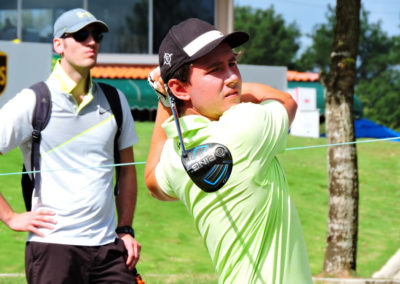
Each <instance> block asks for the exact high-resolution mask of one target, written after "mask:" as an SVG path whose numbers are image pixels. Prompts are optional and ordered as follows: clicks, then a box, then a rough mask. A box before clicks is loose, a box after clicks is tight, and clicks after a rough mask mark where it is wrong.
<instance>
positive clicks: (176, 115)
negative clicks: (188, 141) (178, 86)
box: [168, 95, 186, 155]
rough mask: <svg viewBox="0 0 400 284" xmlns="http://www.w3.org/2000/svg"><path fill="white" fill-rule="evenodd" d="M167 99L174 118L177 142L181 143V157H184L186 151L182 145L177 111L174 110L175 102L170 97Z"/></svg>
mask: <svg viewBox="0 0 400 284" xmlns="http://www.w3.org/2000/svg"><path fill="white" fill-rule="evenodd" d="M168 98H169V103H170V104H171V110H172V115H173V116H174V120H175V125H176V129H177V131H178V137H179V141H180V142H181V147H182V155H186V149H185V144H183V138H182V132H181V125H180V123H179V117H178V111H177V109H176V104H175V100H174V98H173V97H172V96H171V95H169V96H168Z"/></svg>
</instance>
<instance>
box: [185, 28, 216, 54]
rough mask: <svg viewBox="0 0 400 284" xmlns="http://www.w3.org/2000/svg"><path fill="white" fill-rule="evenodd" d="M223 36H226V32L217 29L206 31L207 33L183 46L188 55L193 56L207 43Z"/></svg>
mask: <svg viewBox="0 0 400 284" xmlns="http://www.w3.org/2000/svg"><path fill="white" fill-rule="evenodd" d="M223 36H224V34H223V33H221V32H220V31H217V30H214V31H209V32H206V33H204V34H202V35H200V36H198V37H196V38H195V39H194V40H192V41H191V42H190V43H188V44H187V45H186V46H185V47H184V48H183V50H184V51H185V52H186V54H187V55H188V56H192V55H194V54H196V52H198V51H199V50H200V49H202V48H203V47H205V46H206V45H207V44H209V43H210V42H212V41H214V40H216V39H219V38H221V37H223Z"/></svg>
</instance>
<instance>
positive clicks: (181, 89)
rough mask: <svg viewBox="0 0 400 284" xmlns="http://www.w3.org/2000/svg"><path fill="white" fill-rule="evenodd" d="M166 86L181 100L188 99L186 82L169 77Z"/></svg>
mask: <svg viewBox="0 0 400 284" xmlns="http://www.w3.org/2000/svg"><path fill="white" fill-rule="evenodd" d="M168 88H169V89H170V90H171V91H172V93H173V94H174V96H175V97H177V98H178V99H180V100H183V101H188V100H190V96H189V94H188V92H187V90H186V84H185V83H183V82H181V81H179V80H178V79H170V80H169V81H168Z"/></svg>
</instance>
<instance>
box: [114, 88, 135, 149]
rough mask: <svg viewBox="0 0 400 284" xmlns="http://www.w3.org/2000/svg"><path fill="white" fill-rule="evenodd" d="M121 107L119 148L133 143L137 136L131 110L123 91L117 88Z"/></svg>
mask: <svg viewBox="0 0 400 284" xmlns="http://www.w3.org/2000/svg"><path fill="white" fill-rule="evenodd" d="M118 94H119V98H120V101H121V108H122V131H121V135H120V137H119V139H118V147H119V149H120V150H122V149H125V148H128V147H130V146H132V145H135V144H136V143H137V142H138V140H139V138H138V136H137V133H136V127H135V123H134V120H133V117H132V114H131V110H130V107H129V104H128V100H127V99H126V97H125V95H124V93H122V92H121V91H120V90H118Z"/></svg>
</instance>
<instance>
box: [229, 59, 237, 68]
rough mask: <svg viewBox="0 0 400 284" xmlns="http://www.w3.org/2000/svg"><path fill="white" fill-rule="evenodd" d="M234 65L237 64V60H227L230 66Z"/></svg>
mask: <svg viewBox="0 0 400 284" xmlns="http://www.w3.org/2000/svg"><path fill="white" fill-rule="evenodd" d="M236 65H237V60H232V61H231V62H229V66H230V67H235V66H236Z"/></svg>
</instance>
